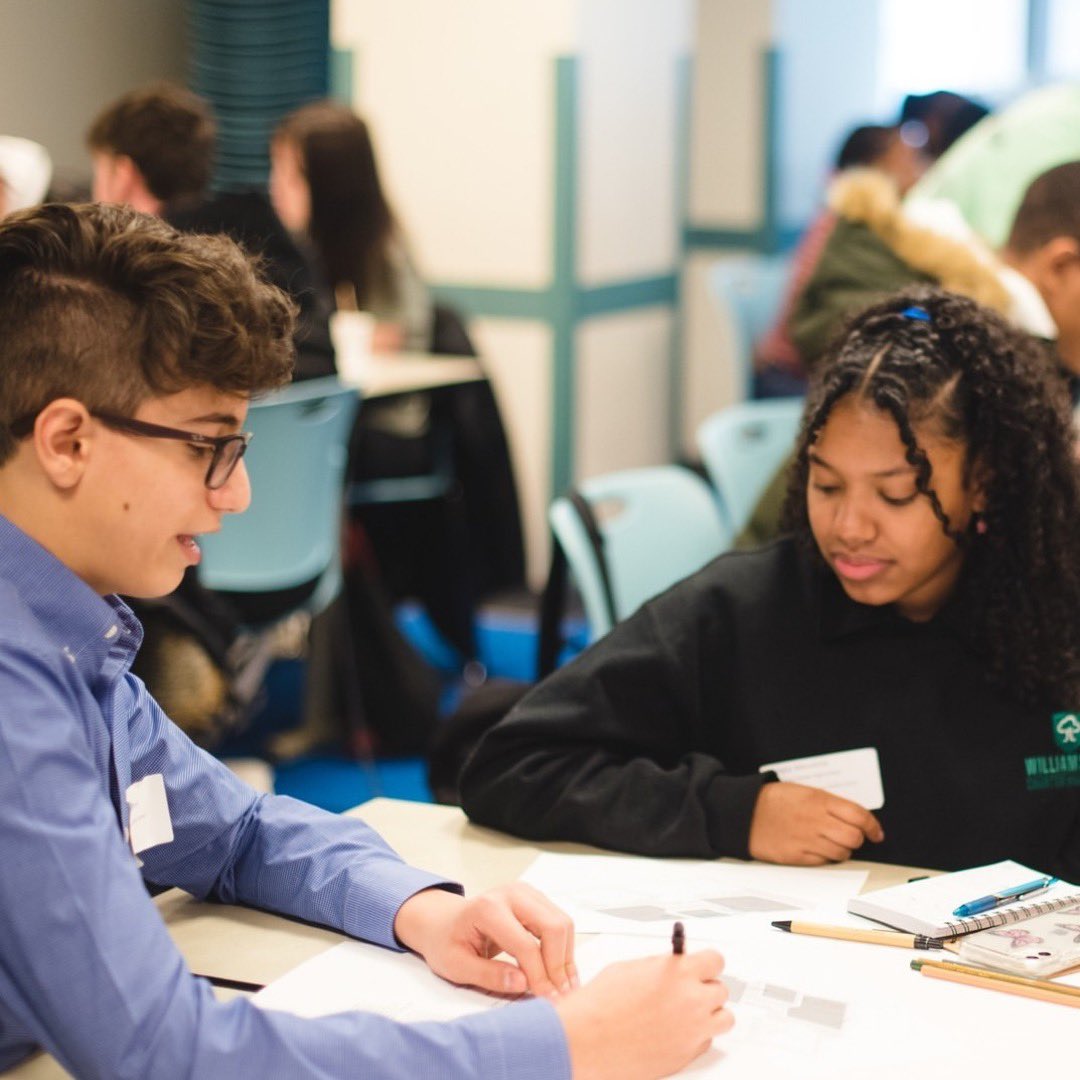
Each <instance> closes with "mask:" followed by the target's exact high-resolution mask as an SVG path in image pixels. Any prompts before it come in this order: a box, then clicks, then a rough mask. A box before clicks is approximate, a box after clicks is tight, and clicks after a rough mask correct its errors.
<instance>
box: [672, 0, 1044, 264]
mask: <svg viewBox="0 0 1080 1080" xmlns="http://www.w3.org/2000/svg"><path fill="white" fill-rule="evenodd" d="M1035 2H1038V0H1035ZM761 73H762V103H761V129H762V160H761V175H762V208H761V209H762V220H761V223H760V224H759V225H757V226H754V227H753V228H749V229H728V228H723V227H717V228H710V227H708V226H695V225H690V224H689V223H687V225H686V227H685V228H684V230H683V243H684V244H685V246H686V247H687V248H690V249H699V248H720V249H724V250H733V249H737V250H742V251H748V250H749V251H760V252H762V253H763V254H766V255H771V254H775V253H776V252H778V251H786V250H787V249H788V248H790V247H793V246H794V244H795V242H796V241H797V240H798V239H799V236H800V235H801V234H802V226H801V225H798V226H792V225H784V224H782V223H781V220H780V214H781V207H780V138H781V125H782V122H783V119H782V116H783V108H782V105H783V100H782V90H783V85H782V80H783V56H782V55H781V53H780V51H779V50H777V49H765V50H763V52H762V57H761ZM684 220H685V217H684Z"/></svg>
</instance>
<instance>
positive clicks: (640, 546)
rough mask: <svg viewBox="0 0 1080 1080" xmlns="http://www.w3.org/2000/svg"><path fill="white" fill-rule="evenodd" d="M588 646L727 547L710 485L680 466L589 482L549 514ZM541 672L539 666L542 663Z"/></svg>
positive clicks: (728, 534)
mask: <svg viewBox="0 0 1080 1080" xmlns="http://www.w3.org/2000/svg"><path fill="white" fill-rule="evenodd" d="M548 520H549V521H550V523H551V529H552V532H553V534H554V539H555V542H556V543H557V544H558V547H559V549H560V551H561V552H562V553H563V554H564V556H565V560H566V563H567V564H568V566H569V569H570V573H571V574H572V575H573V578H574V582H575V584H576V585H577V589H578V592H579V593H580V594H581V600H582V603H583V605H584V607H585V615H586V617H587V619H588V621H589V632H590V638H591V640H593V641H595V640H596V639H597V638H599V637H602V636H603V635H604V634H606V633H607V632H608V631H609V630H610V629H611V628H612V627H613V626H614V625H615V623H616V622H618V621H619V620H621V619H625V618H626V617H627V616H628V615H631V614H633V612H634V611H636V610H637V609H638V608H639V607H640V606H641V605H642V604H643V603H644V602H645V601H646V600H649V599H651V598H652V597H653V596H656V595H657V594H658V593H660V592H663V591H664V590H665V589H667V588H668V587H669V586H671V585H674V584H675V582H677V581H680V580H681V579H682V578H684V577H687V576H688V575H690V574H692V573H694V571H696V570H699V569H700V568H701V567H702V566H704V565H705V563H707V562H708V561H709V560H710V559H712V558H714V557H715V556H717V555H719V554H720V553H721V552H722V551H725V550H726V549H727V548H728V547H730V545H731V538H732V534H731V531H730V530H729V529H728V528H727V526H726V525H725V523H724V521H723V518H722V517H721V516H720V514H719V512H718V510H717V506H716V500H715V499H714V497H713V493H712V491H710V489H709V486H708V484H706V483H705V481H703V480H702V479H701V478H700V477H698V476H697V475H695V474H694V473H692V472H691V471H690V470H689V469H684V468H682V467H681V466H678V465H662V466H657V467H654V468H644V469H628V470H626V471H624V472H616V473H610V474H608V475H607V476H598V477H595V478H594V479H592V480H586V481H585V482H584V483H583V484H582V485H581V488H580V492H577V493H572V494H570V495H566V496H562V497H560V498H558V499H556V500H555V501H554V502H553V503H552V505H551V508H550V510H549V512H548ZM542 666H543V665H542Z"/></svg>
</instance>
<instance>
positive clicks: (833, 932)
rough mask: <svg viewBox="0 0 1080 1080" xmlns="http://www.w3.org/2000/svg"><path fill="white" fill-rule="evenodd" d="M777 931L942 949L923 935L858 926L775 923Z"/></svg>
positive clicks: (901, 946)
mask: <svg viewBox="0 0 1080 1080" xmlns="http://www.w3.org/2000/svg"><path fill="white" fill-rule="evenodd" d="M773 926H775V927H776V928H777V930H785V931H787V933H789V934H808V935H809V936H810V937H823V938H832V939H833V940H834V941H861V942H863V943H864V944H866V945H893V946H895V947H896V948H898V949H940V948H941V942H940V941H938V940H937V939H936V938H928V937H925V936H923V935H922V934H904V933H901V932H900V931H899V930H872V929H863V928H861V927H856V926H822V925H820V924H818V923H804V922H798V921H797V920H792V921H790V922H789V921H784V922H774V923H773Z"/></svg>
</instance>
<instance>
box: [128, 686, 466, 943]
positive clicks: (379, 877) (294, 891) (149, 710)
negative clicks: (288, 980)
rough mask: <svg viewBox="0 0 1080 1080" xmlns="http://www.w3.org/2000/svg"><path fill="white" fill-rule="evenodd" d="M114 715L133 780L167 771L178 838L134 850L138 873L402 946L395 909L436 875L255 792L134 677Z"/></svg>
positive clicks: (348, 825) (323, 816)
mask: <svg viewBox="0 0 1080 1080" xmlns="http://www.w3.org/2000/svg"><path fill="white" fill-rule="evenodd" d="M116 693H117V700H116V701H115V702H114V710H113V712H114V715H116V716H130V717H131V719H130V721H129V725H128V727H129V731H128V737H129V743H130V748H131V779H132V781H133V782H134V781H137V780H140V779H142V778H143V777H144V776H147V775H151V774H153V773H161V774H162V775H163V777H164V780H165V792H166V798H167V799H168V803H169V812H170V815H171V817H172V826H173V833H174V839H173V841H172V842H171V843H169V844H162V845H160V846H157V847H153V848H148V849H147V850H145V851H143V852H141V853H140V855H139V857H140V859H142V861H143V864H144V869H143V876H144V877H146V878H147V879H148V880H150V881H153V882H154V883H156V884H159V885H176V886H179V887H180V888H182V889H184V890H186V891H187V892H190V893H192V894H193V895H195V896H198V897H200V898H201V897H213V898H215V899H218V900H221V901H224V902H226V903H233V902H240V903H245V904H250V905H252V906H253V907H259V908H264V909H266V910H268V911H277V912H280V913H281V914H284V915H294V916H297V917H298V918H302V919H307V920H308V921H310V922H317V923H322V924H323V925H325V926H331V927H333V928H334V929H336V930H344V931H345V932H346V933H348V934H351V935H353V936H354V937H358V938H362V939H364V940H365V941H374V942H376V943H378V944H380V945H385V946H387V947H389V948H398V947H399V946H398V945H397V942H396V941H395V939H394V936H393V930H392V927H393V921H394V917H395V915H396V914H397V910H398V908H399V907H401V905H402V904H403V903H404V902H405V900H407V899H408V898H409V897H410V896H412V895H413V894H414V893H416V892H419V891H420V890H421V889H426V888H431V887H432V886H438V887H442V888H447V889H451V890H453V891H456V892H461V888H460V886H458V885H455V884H453V883H450V882H446V881H445V880H444V879H442V878H439V877H436V876H435V875H433V874H429V873H427V872H426V871H423V870H418V869H416V868H415V867H412V866H409V865H408V864H406V863H404V862H402V861H401V859H400V858H399V857H398V856H397V854H396V853H395V852H394V851H393V849H392V848H391V847H390V846H389V845H388V844H387V843H386V842H385V841H384V840H383V839H382V838H381V837H380V836H379V835H378V833H376V832H375V830H374V829H372V828H370V826H368V825H366V824H364V823H363V822H362V821H358V820H356V819H354V818H346V817H342V816H340V815H338V814H330V813H327V812H326V811H324V810H320V809H319V808H317V807H314V806H311V805H310V804H309V803H303V802H300V801H298V800H296V799H290V798H286V797H284V796H275V795H260V794H258V793H256V792H255V791H253V790H252V789H251V788H250V787H248V786H247V785H246V784H244V783H243V782H242V781H241V780H239V779H238V778H237V777H236V776H235V775H234V774H233V773H231V772H230V771H229V770H228V769H227V768H225V766H223V765H222V764H221V762H219V761H218V760H217V759H216V758H214V757H212V756H211V755H210V754H207V753H206V752H205V751H204V750H201V749H199V747H197V746H195V745H194V743H192V742H191V740H190V739H188V737H187V736H186V735H184V733H183V732H182V731H180V730H179V728H177V727H176V725H175V724H173V723H172V722H171V721H170V720H169V719H168V718H167V717H166V716H165V715H164V713H163V712H162V710H161V708H160V706H159V705H158V704H157V702H156V701H154V699H153V698H152V697H151V696H150V694H149V693H148V692H147V690H146V688H145V686H144V685H143V684H142V682H141V681H140V680H139V679H137V678H135V677H134V676H132V675H128V676H127V677H126V678H125V679H124V680H123V682H122V683H120V684H119V685H118V687H117V691H116Z"/></svg>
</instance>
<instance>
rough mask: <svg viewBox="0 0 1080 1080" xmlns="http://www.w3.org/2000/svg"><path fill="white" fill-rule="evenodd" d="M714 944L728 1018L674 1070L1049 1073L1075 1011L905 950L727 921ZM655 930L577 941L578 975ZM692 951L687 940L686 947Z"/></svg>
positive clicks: (763, 1079)
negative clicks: (952, 975)
mask: <svg viewBox="0 0 1080 1080" xmlns="http://www.w3.org/2000/svg"><path fill="white" fill-rule="evenodd" d="M728 925H729V927H730V931H729V933H730V937H729V940H728V941H726V942H724V943H723V944H721V945H719V946H718V947H719V951H720V952H721V953H723V955H724V957H725V968H724V973H723V976H722V978H723V979H724V981H725V982H726V983H727V985H728V987H729V990H730V991H731V999H730V1006H729V1007H730V1008H731V1011H732V1012H733V1013H734V1014H735V1027H734V1028H733V1029H732V1030H731V1031H730V1032H729V1033H728V1034H726V1035H722V1036H720V1037H719V1038H717V1039H716V1040H715V1041H714V1043H713V1046H712V1048H711V1049H710V1050H709V1051H707V1052H706V1053H705V1054H704V1055H703V1056H702V1057H700V1058H698V1059H697V1060H696V1061H695V1062H693V1063H691V1065H690V1066H688V1067H687V1068H686V1069H684V1070H683V1071H682V1073H680V1075H681V1076H695V1077H714V1076H715V1077H716V1080H791V1078H792V1077H798V1078H799V1080H866V1077H868V1076H873V1077H875V1078H877V1077H882V1076H884V1077H888V1078H890V1080H900V1078H903V1080H910V1078H911V1077H913V1076H918V1077H919V1080H945V1078H950V1080H955V1078H956V1077H957V1076H963V1075H967V1074H977V1075H982V1076H995V1077H998V1076H1014V1075H1032V1074H1033V1073H1035V1072H1039V1071H1041V1070H1043V1069H1045V1070H1050V1069H1052V1068H1053V1069H1055V1070H1056V1071H1058V1072H1060V1068H1061V1060H1062V1058H1061V1055H1062V1053H1065V1052H1067V1051H1066V1050H1065V1047H1066V1045H1067V1043H1066V1042H1064V1041H1063V1040H1064V1039H1065V1038H1066V1036H1065V1034H1064V1033H1065V1031H1066V1030H1070V1031H1071V1027H1070V1025H1071V1024H1072V1023H1073V1022H1074V1017H1075V1010H1073V1009H1068V1008H1065V1007H1063V1006H1059V1005H1053V1004H1048V1003H1045V1002H1040V1001H1029V1000H1026V999H1023V998H1017V997H1014V996H1011V995H1007V994H1001V993H996V992H991V991H984V990H980V989H977V988H974V987H968V986H957V985H955V984H950V983H943V982H940V981H936V980H931V979H928V978H926V977H924V976H922V975H919V974H918V973H916V972H915V971H912V970H911V968H910V961H911V959H912V957H913V956H916V955H919V956H923V957H925V953H919V954H916V953H914V952H913V951H912V950H907V949H897V948H890V947H886V946H883V945H863V944H859V943H854V942H840V941H830V940H826V939H821V938H811V937H800V936H797V935H793V934H785V933H783V932H782V931H779V930H772V929H770V928H767V927H766V926H762V925H753V924H748V923H746V922H745V921H744V922H742V923H741V924H733V923H731V922H730V921H729V923H728ZM657 951H658V950H657V946H656V943H655V942H654V941H649V940H647V939H644V938H641V937H639V936H635V937H623V936H617V935H602V936H598V937H595V938H592V939H589V940H587V941H584V942H582V943H581V944H579V946H578V949H577V964H578V970H579V972H580V973H581V976H582V979H583V981H588V980H589V979H591V978H593V977H594V976H595V975H596V974H597V973H598V972H599V971H600V970H602V969H603V968H604V967H606V966H607V965H608V964H610V963H613V962H615V961H617V960H626V959H631V958H633V957H637V956H643V955H649V954H655V953H656V952H657ZM694 951H696V950H695V949H694V948H693V947H691V948H689V950H688V952H690V953H693V952H694Z"/></svg>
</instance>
